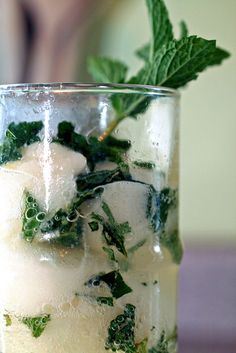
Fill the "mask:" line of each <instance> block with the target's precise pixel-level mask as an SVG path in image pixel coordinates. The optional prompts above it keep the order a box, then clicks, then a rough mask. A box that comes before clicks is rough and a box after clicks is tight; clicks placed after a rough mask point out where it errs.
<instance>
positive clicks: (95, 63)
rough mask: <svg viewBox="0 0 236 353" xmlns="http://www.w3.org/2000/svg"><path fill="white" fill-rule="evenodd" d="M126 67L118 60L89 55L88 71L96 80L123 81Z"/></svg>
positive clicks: (106, 81)
mask: <svg viewBox="0 0 236 353" xmlns="http://www.w3.org/2000/svg"><path fill="white" fill-rule="evenodd" d="M127 70H128V67H127V66H126V65H125V64H124V63H122V62H120V61H118V60H112V59H110V58H106V57H94V56H93V57H90V58H89V59H88V72H89V73H90V75H91V76H92V77H93V79H94V80H95V81H96V82H105V83H124V82H125V79H126V74H127Z"/></svg>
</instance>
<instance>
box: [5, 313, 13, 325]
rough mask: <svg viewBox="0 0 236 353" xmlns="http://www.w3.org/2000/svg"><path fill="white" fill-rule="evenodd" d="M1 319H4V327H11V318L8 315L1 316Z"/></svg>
mask: <svg viewBox="0 0 236 353" xmlns="http://www.w3.org/2000/svg"><path fill="white" fill-rule="evenodd" d="M3 317H4V320H5V325H6V327H8V326H11V325H12V319H11V316H10V315H9V314H3Z"/></svg>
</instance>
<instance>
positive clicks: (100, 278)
mask: <svg viewBox="0 0 236 353" xmlns="http://www.w3.org/2000/svg"><path fill="white" fill-rule="evenodd" d="M102 282H104V283H106V285H107V286H108V287H109V289H110V291H111V294H112V296H113V297H114V298H115V299H118V298H121V297H122V296H123V295H125V294H128V293H130V292H132V289H131V288H130V287H129V286H128V285H127V284H126V283H125V282H124V280H123V277H122V276H121V274H120V272H119V271H117V270H116V271H112V272H109V273H105V274H98V275H94V276H92V277H91V278H90V279H89V280H88V282H86V283H85V284H86V285H87V286H88V287H94V286H95V287H96V286H100V285H101V283H102Z"/></svg>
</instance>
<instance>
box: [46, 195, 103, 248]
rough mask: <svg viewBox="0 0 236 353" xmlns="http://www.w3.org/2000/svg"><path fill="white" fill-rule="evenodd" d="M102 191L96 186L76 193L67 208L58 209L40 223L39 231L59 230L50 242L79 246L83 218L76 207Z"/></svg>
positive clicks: (71, 246) (65, 245)
mask: <svg viewBox="0 0 236 353" xmlns="http://www.w3.org/2000/svg"><path fill="white" fill-rule="evenodd" d="M102 192H103V188H97V189H96V190H88V191H84V192H81V193H78V194H77V196H76V197H75V198H74V199H73V200H72V202H71V204H70V205H69V206H68V208H67V209H59V210H58V211H57V212H56V213H55V214H54V216H53V217H51V218H50V219H49V220H48V219H47V220H46V221H45V222H44V223H43V224H42V226H41V232H42V233H51V232H56V231H58V232H59V236H56V237H52V238H50V239H49V242H50V243H53V244H59V245H62V246H64V247H68V248H74V247H77V246H81V241H82V237H83V220H82V218H81V217H80V215H79V213H78V209H79V207H80V205H81V204H82V203H83V202H84V201H86V200H90V199H93V198H95V197H98V196H100V195H101V193H102Z"/></svg>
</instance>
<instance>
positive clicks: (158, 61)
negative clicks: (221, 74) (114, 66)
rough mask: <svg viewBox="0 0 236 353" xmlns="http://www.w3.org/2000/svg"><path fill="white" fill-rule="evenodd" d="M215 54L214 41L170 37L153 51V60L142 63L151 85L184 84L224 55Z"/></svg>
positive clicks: (179, 85)
mask: <svg viewBox="0 0 236 353" xmlns="http://www.w3.org/2000/svg"><path fill="white" fill-rule="evenodd" d="M217 53H218V49H217V48H216V42H215V41H214V40H206V39H203V38H198V37H196V36H190V37H186V38H183V39H181V40H179V41H177V40H173V41H171V42H169V43H168V44H166V45H164V46H163V47H162V48H161V50H159V51H157V53H156V55H155V57H154V60H153V62H152V63H151V64H149V65H147V66H146V73H147V77H148V79H149V78H150V80H151V81H150V83H151V84H153V85H159V86H167V87H171V88H179V87H182V86H185V85H186V84H187V83H188V82H189V81H192V80H196V79H197V77H198V74H199V73H200V72H202V71H204V70H205V69H206V68H207V67H209V66H211V65H215V64H220V63H221V62H222V60H223V59H224V57H223V56H221V55H219V54H217ZM216 55H217V60H216Z"/></svg>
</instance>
